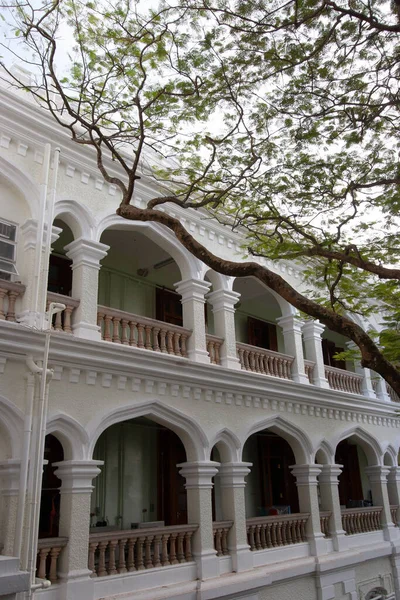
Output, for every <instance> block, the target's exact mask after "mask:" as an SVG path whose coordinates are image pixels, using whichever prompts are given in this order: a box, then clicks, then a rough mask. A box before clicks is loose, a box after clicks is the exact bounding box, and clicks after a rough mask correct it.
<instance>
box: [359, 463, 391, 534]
mask: <svg viewBox="0 0 400 600" xmlns="http://www.w3.org/2000/svg"><path fill="white" fill-rule="evenodd" d="M389 471H390V469H389V467H385V466H382V465H374V466H372V467H366V469H365V473H366V475H367V476H368V479H369V482H370V485H371V492H372V500H373V503H374V506H382V512H381V525H382V529H383V535H384V537H385V540H387V541H391V540H394V539H398V538H399V531H398V528H397V527H395V526H394V523H393V521H392V515H391V512H390V502H389V494H388V486H387V478H388V475H389Z"/></svg>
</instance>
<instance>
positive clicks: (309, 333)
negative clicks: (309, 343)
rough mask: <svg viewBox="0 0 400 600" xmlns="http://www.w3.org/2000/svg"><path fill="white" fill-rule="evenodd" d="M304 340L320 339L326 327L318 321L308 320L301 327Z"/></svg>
mask: <svg viewBox="0 0 400 600" xmlns="http://www.w3.org/2000/svg"><path fill="white" fill-rule="evenodd" d="M301 329H302V331H303V336H304V339H305V340H306V339H312V338H320V337H321V335H322V334H323V332H324V331H325V325H322V323H320V322H319V321H318V320H316V319H315V320H314V319H308V320H307V321H305V322H304V323H303V325H302V327H301Z"/></svg>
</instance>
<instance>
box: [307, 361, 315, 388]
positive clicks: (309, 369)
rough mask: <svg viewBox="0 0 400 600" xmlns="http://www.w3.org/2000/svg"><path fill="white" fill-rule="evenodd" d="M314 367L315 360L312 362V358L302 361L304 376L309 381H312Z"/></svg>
mask: <svg viewBox="0 0 400 600" xmlns="http://www.w3.org/2000/svg"><path fill="white" fill-rule="evenodd" d="M314 367H315V362H313V361H312V360H305V361H304V371H305V373H306V376H307V377H308V381H309V382H310V383H313V377H314Z"/></svg>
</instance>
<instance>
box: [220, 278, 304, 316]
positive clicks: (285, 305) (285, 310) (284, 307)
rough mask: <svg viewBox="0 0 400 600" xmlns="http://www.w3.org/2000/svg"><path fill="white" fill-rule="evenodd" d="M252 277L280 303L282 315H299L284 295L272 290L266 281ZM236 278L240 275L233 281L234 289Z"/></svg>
mask: <svg viewBox="0 0 400 600" xmlns="http://www.w3.org/2000/svg"><path fill="white" fill-rule="evenodd" d="M250 278H251V279H255V280H256V281H258V283H259V284H260V286H261V287H263V288H264V289H265V290H266V291H267V292H268V293H269V294H270V295H271V296H272V297H273V298H274V299H275V300H276V302H277V304H278V305H279V308H280V310H281V314H282V317H288V316H292V315H297V314H298V311H297V309H296V308H294V306H292V305H291V304H289V302H287V301H286V300H284V299H283V298H282V296H280V295H279V294H277V293H276V292H275V291H274V290H271V288H269V287H268V286H267V285H266V284H265V283H263V282H262V281H260V280H259V279H257V277H253V276H250ZM236 279H239V278H238V277H235V279H234V281H233V283H232V289H233V286H234V284H235V281H236Z"/></svg>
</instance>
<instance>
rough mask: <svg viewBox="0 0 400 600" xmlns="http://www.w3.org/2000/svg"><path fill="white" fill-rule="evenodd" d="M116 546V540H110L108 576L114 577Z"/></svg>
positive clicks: (115, 570) (115, 571)
mask: <svg viewBox="0 0 400 600" xmlns="http://www.w3.org/2000/svg"><path fill="white" fill-rule="evenodd" d="M117 544H118V540H110V543H109V547H108V574H109V575H116V573H117V572H118V571H117V568H116V565H115V548H116V546H117Z"/></svg>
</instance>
